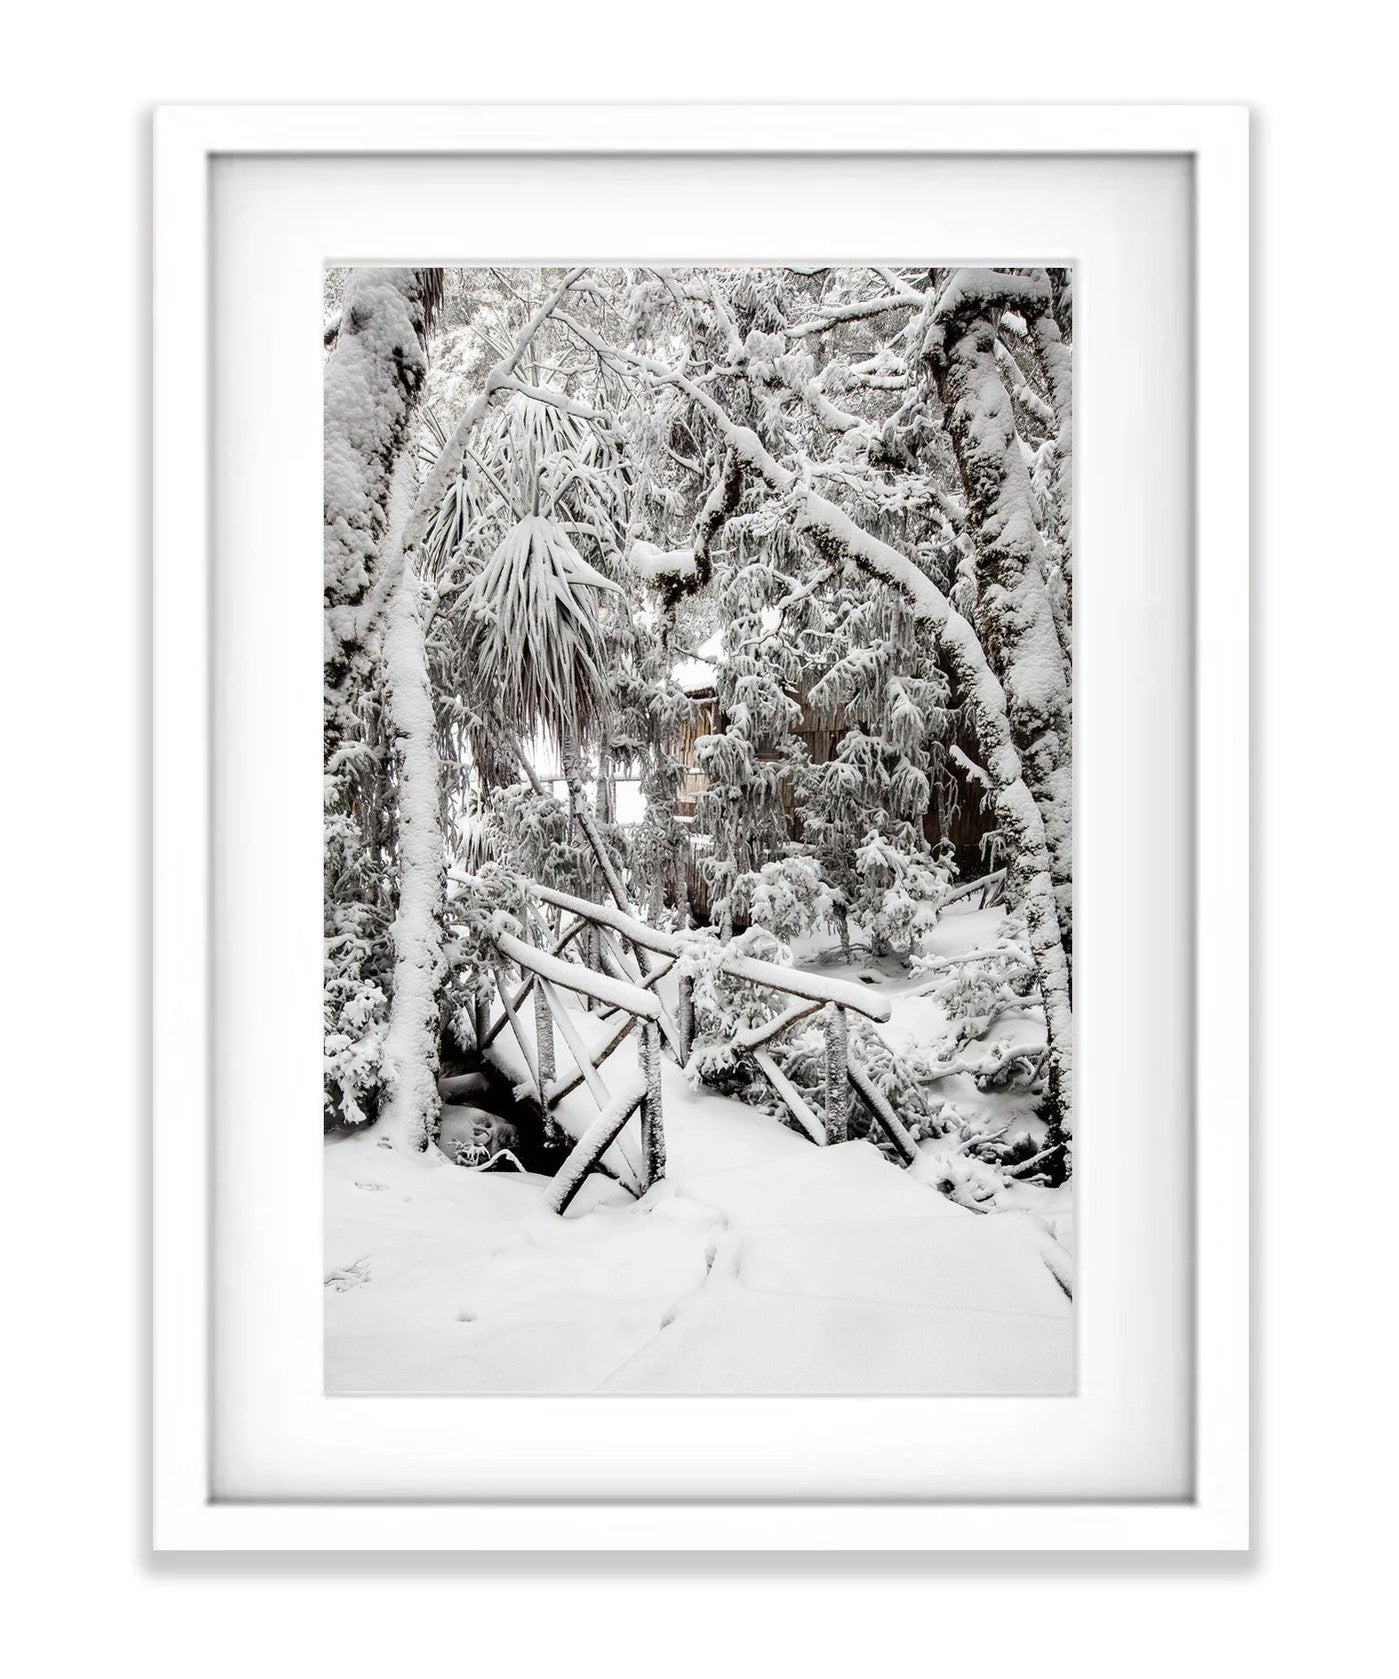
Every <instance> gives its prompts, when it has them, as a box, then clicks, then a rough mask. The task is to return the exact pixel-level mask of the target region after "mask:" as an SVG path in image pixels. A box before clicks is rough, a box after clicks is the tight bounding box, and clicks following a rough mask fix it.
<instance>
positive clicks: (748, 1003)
mask: <svg viewBox="0 0 1399 1679" xmlns="http://www.w3.org/2000/svg"><path fill="white" fill-rule="evenodd" d="M731 956H751V957H754V958H756V959H757V960H758V961H761V962H782V963H785V962H790V960H791V952H790V951H789V950H788V948H787V946H786V945H785V944H783V943H782V942H781V941H780V940H779V939H776V938H774V937H773V935H772V934H771V933H769V932H767V931H766V930H765V929H764V928H762V927H750V928H749V929H748V930H747V932H744V933H740V934H739V935H738V936H737V937H736V938H733V939H730V941H729V942H728V943H727V944H720V943H718V942H717V941H716V940H714V939H711V938H706V937H704V936H702V935H692V936H690V937H689V938H687V939H686V940H685V948H684V951H683V953H682V955H681V957H680V960H679V962H678V964H677V971H678V972H679V974H681V975H682V976H685V977H688V978H689V979H691V980H693V982H694V1008H695V1045H694V1049H693V1050H692V1052H691V1055H690V1060H689V1064H688V1066H687V1067H686V1069H685V1071H686V1076H687V1077H688V1079H689V1080H690V1082H691V1083H692V1084H694V1085H696V1086H698V1085H699V1084H702V1083H703V1084H717V1085H719V1086H720V1088H724V1089H728V1088H731V1087H733V1086H735V1085H739V1086H741V1085H743V1084H746V1083H747V1082H748V1080H749V1079H750V1077H751V1069H750V1067H749V1065H748V1063H747V1057H746V1056H745V1055H744V1053H743V1052H742V1051H741V1050H740V1049H739V1048H738V1047H737V1045H736V1043H735V1041H734V1040H735V1039H736V1038H737V1036H738V1034H739V1033H741V1032H744V1031H747V1030H748V1029H749V1028H751V1027H754V1026H762V1025H765V1024H766V1023H767V1022H768V1021H769V1020H771V1019H772V1018H773V1017H774V1016H775V1015H777V1014H780V1013H781V1011H782V1009H783V1008H784V1007H785V1006H786V1002H787V999H786V998H784V997H782V996H781V995H780V994H779V993H776V992H773V991H770V990H768V988H767V987H766V986H762V985H755V984H753V983H752V982H751V981H749V980H746V979H740V978H738V977H737V976H736V975H734V974H731V973H729V972H727V971H726V970H725V969H723V968H722V967H721V966H720V963H721V962H722V961H723V960H724V959H725V958H726V957H731Z"/></svg>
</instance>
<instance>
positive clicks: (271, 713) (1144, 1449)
mask: <svg viewBox="0 0 1399 1679" xmlns="http://www.w3.org/2000/svg"><path fill="white" fill-rule="evenodd" d="M1247 177H1248V163H1247V118H1246V114H1245V113H1244V112H1243V111H1241V110H1239V109H1234V108H1225V107H1193V106H1180V107H1141V108H1112V107H1091V108H1090V107H1068V106H1065V107H935V106H927V107H896V106H890V107H854V106H838V107H802V106H782V107H754V106H748V107H745V106H698V107H695V106H688V107H687V106H667V107H659V106H656V107H647V106H629V107H602V106H597V107H562V106H560V107H528V106H495V107H492V106H473V107H450V108H449V107H438V108H429V107H422V108H391V107H363V108H350V107H257V108H254V107H222V108H212V107H198V108H196V107H171V108H166V109H163V110H161V111H160V112H159V113H158V116H157V126H156V183H155V211H156V249H155V319H156V331H155V341H156V368H155V401H156V435H155V468H156V493H155V533H156V554H155V576H156V591H155V601H156V626H155V649H156V689H155V718H156V725H155V726H156V741H155V766H156V809H155V846H156V857H155V880H156V894H155V896H156V916H157V924H156V934H155V977H156V1008H155V1030H156V1078H155V1094H156V1111H155V1117H154V1124H155V1147H154V1160H155V1175H156V1181H155V1216H156V1231H155V1250H154V1251H155V1278H154V1282H155V1310H154V1324H155V1379H154V1418H153V1427H154V1437H155V1477H156V1483H155V1493H154V1513H155V1544H156V1546H157V1547H158V1548H162V1549H199V1550H225V1549H230V1550H231V1549H247V1550H288V1549H298V1550H313V1551H329V1550H408V1549H411V1550H426V1549H442V1550H462V1551H487V1550H491V1551H494V1550H502V1549H505V1550H523V1549H548V1550H552V1551H559V1550H572V1549H578V1550H614V1551H626V1550H637V1549H643V1548H645V1549H665V1550H676V1551H696V1550H752V1549H764V1550H776V1551H787V1550H834V1551H850V1550H905V1549H907V1550H954V1549H955V1550H966V1549H985V1550H995V1549H1003V1550H1019V1551H1025V1550H1040V1549H1056V1550H1091V1551H1101V1550H1107V1549H1136V1550H1143V1549H1151V1550H1155V1549H1159V1550H1236V1549H1241V1548H1245V1547H1246V1546H1247V1543H1248V1519H1247V1518H1248V1453H1249V1430H1248V1414H1249V1413H1248V1345H1249V1341H1248V1323H1249V1317H1248V1264H1247V1257H1248V1211H1249V1209H1248V1089H1247V1058H1246V1052H1245V1050H1244V1049H1242V1048H1241V1046H1243V1045H1246V1044H1247V1041H1248V1035H1247V1015H1248V985H1247V953H1248V928H1247V901H1248V892H1247V855H1248V851H1247V799H1248V759H1247V740H1248V716H1247V695H1248V626H1247V600H1248V524H1247V510H1248V463H1249V452H1248V413H1247V395H1248V314H1247V302H1248V274H1247V251H1248V198H1247ZM318 1114H319V1121H318V1118H317V1115H318Z"/></svg>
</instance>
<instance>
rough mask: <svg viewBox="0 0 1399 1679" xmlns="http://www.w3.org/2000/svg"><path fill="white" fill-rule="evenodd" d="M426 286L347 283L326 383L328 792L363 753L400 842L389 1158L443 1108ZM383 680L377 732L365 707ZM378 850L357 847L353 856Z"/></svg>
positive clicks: (389, 1053) (360, 272) (404, 278)
mask: <svg viewBox="0 0 1399 1679" xmlns="http://www.w3.org/2000/svg"><path fill="white" fill-rule="evenodd" d="M427 284H428V282H427V280H426V277H425V276H424V275H423V273H422V272H421V271H419V270H415V269H407V268H382V269H356V270H354V271H353V272H352V273H351V274H350V276H349V278H348V279H347V281H346V285H345V293H344V299H343V306H342V310H341V318H340V326H339V330H338V333H337V336H336V341H335V345H334V347H333V349H332V350H331V353H330V357H329V360H328V362H327V366H326V374H325V484H324V511H325V537H324V563H325V629H326V645H325V665H326V700H325V753H326V764H327V770H328V772H332V780H333V774H334V772H333V769H332V767H333V766H335V765H338V764H340V763H342V762H343V761H344V760H345V759H346V758H347V756H349V754H348V753H347V751H346V748H347V747H348V746H352V745H353V746H357V747H359V748H361V750H360V751H359V752H358V753H357V755H356V757H357V762H358V763H359V765H360V766H361V768H360V772H359V773H360V774H361V775H363V773H364V770H363V765H364V764H365V763H366V762H367V763H372V764H373V765H374V766H375V771H376V776H377V792H378V798H377V801H376V802H377V803H378V804H379V805H381V806H382V807H383V809H384V811H385V812H388V811H389V810H390V807H391V816H392V821H391V822H389V821H388V820H385V821H384V823H383V826H384V828H385V829H388V828H389V827H392V829H393V830H395V832H396V857H397V891H396V892H394V893H392V894H391V896H392V898H393V900H394V901H395V903H396V909H395V913H394V919H393V922H392V926H391V929H390V934H389V938H390V942H391V946H392V975H393V978H392V988H391V994H390V999H389V1005H388V1024H387V1030H386V1032H385V1036H384V1042H383V1052H382V1069H381V1081H382V1084H383V1086H384V1088H385V1090H386V1092H387V1098H388V1100H387V1104H386V1106H385V1107H384V1108H383V1109H382V1123H383V1128H384V1132H385V1135H386V1136H387V1137H388V1138H390V1139H391V1140H392V1141H393V1142H394V1143H395V1144H397V1145H399V1146H403V1147H412V1148H422V1147H425V1146H426V1142H427V1137H428V1130H429V1126H430V1124H431V1122H432V1118H433V1116H434V1114H435V1111H436V1103H437V1089H436V1067H437V1040H436V1019H437V1015H436V1010H437V1001H436V985H437V980H438V973H439V968H440V962H441V948H440V947H441V933H440V913H441V900H442V892H443V884H444V882H443V872H442V838H441V827H440V811H439V806H438V796H437V756H436V743H435V736H434V719H433V709H432V698H431V691H430V688H429V685H428V673H427V658H426V651H425V648H424V645H423V635H422V625H421V621H420V619H419V615H418V602H417V592H416V584H415V581H414V579H413V576H412V573H411V571H409V570H408V569H407V568H406V567H405V565H404V557H403V547H402V539H403V534H404V528H405V525H406V523H407V508H408V506H409V505H410V504H411V497H412V491H411V477H410V471H411V469H410V468H409V467H408V465H407V462H406V451H407V445H408V427H409V421H410V418H411V415H412V410H413V407H414V404H415V403H416V402H417V400H418V397H419V395H420V393H421V391H422V386H423V381H424V379H425V377H426V374H427V357H426V328H427V319H426V315H427V299H426V290H427ZM380 675H382V715H379V716H376V715H375V710H376V708H375V707H374V706H373V705H372V704H366V703H365V699H366V695H368V696H370V697H371V698H372V696H373V693H374V690H375V688H376V686H377V685H378V678H379V676H380ZM371 730H372V731H373V738H369V736H370V731H371ZM390 767H392V775H390ZM334 791H335V789H334V788H329V789H328V792H331V793H334ZM360 803H361V805H362V804H363V803H364V801H363V799H362V798H361V800H360ZM383 837H384V835H382V834H377V833H376V834H372V835H369V834H366V835H362V838H361V843H362V845H363V846H368V845H370V844H377V843H379V842H380V841H381V840H382V838H383ZM364 873H367V871H361V874H360V878H363V874H364Z"/></svg>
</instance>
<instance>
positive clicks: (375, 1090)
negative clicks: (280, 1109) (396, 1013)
mask: <svg viewBox="0 0 1399 1679" xmlns="http://www.w3.org/2000/svg"><path fill="white" fill-rule="evenodd" d="M369 949H370V946H369V945H368V943H367V941H365V940H363V939H356V938H354V937H352V936H350V935H348V934H346V935H342V936H341V937H339V938H333V939H327V940H326V942H325V985H324V989H323V992H322V1005H321V1020H322V1028H323V1033H324V1052H323V1053H324V1090H325V1124H326V1126H327V1127H330V1126H333V1125H363V1124H365V1123H366V1122H367V1121H369V1120H371V1119H373V1118H374V1117H375V1116H376V1114H377V1113H378V1110H379V1090H380V1080H381V1077H382V1069H383V1056H384V1032H385V1030H386V1027H387V1022H388V1015H389V1000H388V997H387V996H386V995H385V993H384V991H383V989H382V988H381V987H380V985H379V984H378V982H377V980H375V979H373V978H371V977H369V976H368V975H366V974H365V973H364V972H363V971H362V966H361V965H362V963H363V961H364V959H365V957H366V955H367V954H368V952H369Z"/></svg>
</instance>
